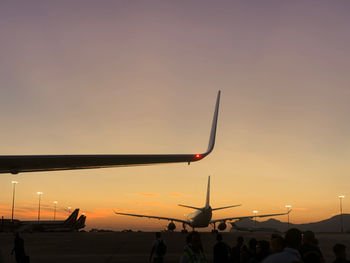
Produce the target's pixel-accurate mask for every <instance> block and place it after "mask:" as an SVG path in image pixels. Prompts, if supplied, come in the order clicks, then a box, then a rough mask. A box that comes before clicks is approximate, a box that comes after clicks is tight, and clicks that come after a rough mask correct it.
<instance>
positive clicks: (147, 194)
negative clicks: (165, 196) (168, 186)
mask: <svg viewBox="0 0 350 263" xmlns="http://www.w3.org/2000/svg"><path fill="white" fill-rule="evenodd" d="M137 195H139V196H148V197H154V196H159V194H158V193H138V194H137Z"/></svg>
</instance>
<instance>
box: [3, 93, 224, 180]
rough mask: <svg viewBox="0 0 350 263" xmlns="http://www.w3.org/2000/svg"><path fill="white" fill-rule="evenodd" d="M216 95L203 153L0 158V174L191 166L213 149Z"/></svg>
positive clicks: (217, 111)
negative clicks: (170, 165)
mask: <svg viewBox="0 0 350 263" xmlns="http://www.w3.org/2000/svg"><path fill="white" fill-rule="evenodd" d="M220 93H221V92H220V91H218V95H217V99H216V105H215V111H214V117H213V122H212V127H211V132H210V138H209V145H208V149H207V151H206V152H205V153H202V154H133V155H121V154H109V155H102V154H100V155H3V156H0V173H12V174H17V173H21V172H38V171H59V170H74V169H93V168H107V167H117V166H132V165H148V164H160V163H181V162H186V163H191V162H195V161H199V160H201V159H203V158H204V157H206V156H207V155H208V154H210V153H211V152H212V150H213V149H214V145H215V136H216V127H217V120H218V113H219V104H220Z"/></svg>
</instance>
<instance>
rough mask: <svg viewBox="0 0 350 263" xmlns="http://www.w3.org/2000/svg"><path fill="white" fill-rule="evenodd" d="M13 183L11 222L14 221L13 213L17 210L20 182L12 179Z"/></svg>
mask: <svg viewBox="0 0 350 263" xmlns="http://www.w3.org/2000/svg"><path fill="white" fill-rule="evenodd" d="M11 183H12V185H13V188H12V189H13V190H12V212H11V222H13V213H14V211H15V194H16V184H18V182H17V181H11Z"/></svg>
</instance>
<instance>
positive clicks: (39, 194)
mask: <svg viewBox="0 0 350 263" xmlns="http://www.w3.org/2000/svg"><path fill="white" fill-rule="evenodd" d="M37 194H38V196H39V206H38V222H39V221H40V202H41V196H42V194H43V192H37Z"/></svg>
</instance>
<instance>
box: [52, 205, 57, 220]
mask: <svg viewBox="0 0 350 263" xmlns="http://www.w3.org/2000/svg"><path fill="white" fill-rule="evenodd" d="M53 203H54V205H55V208H54V211H53V221H56V206H57V204H58V202H57V201H53Z"/></svg>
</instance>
